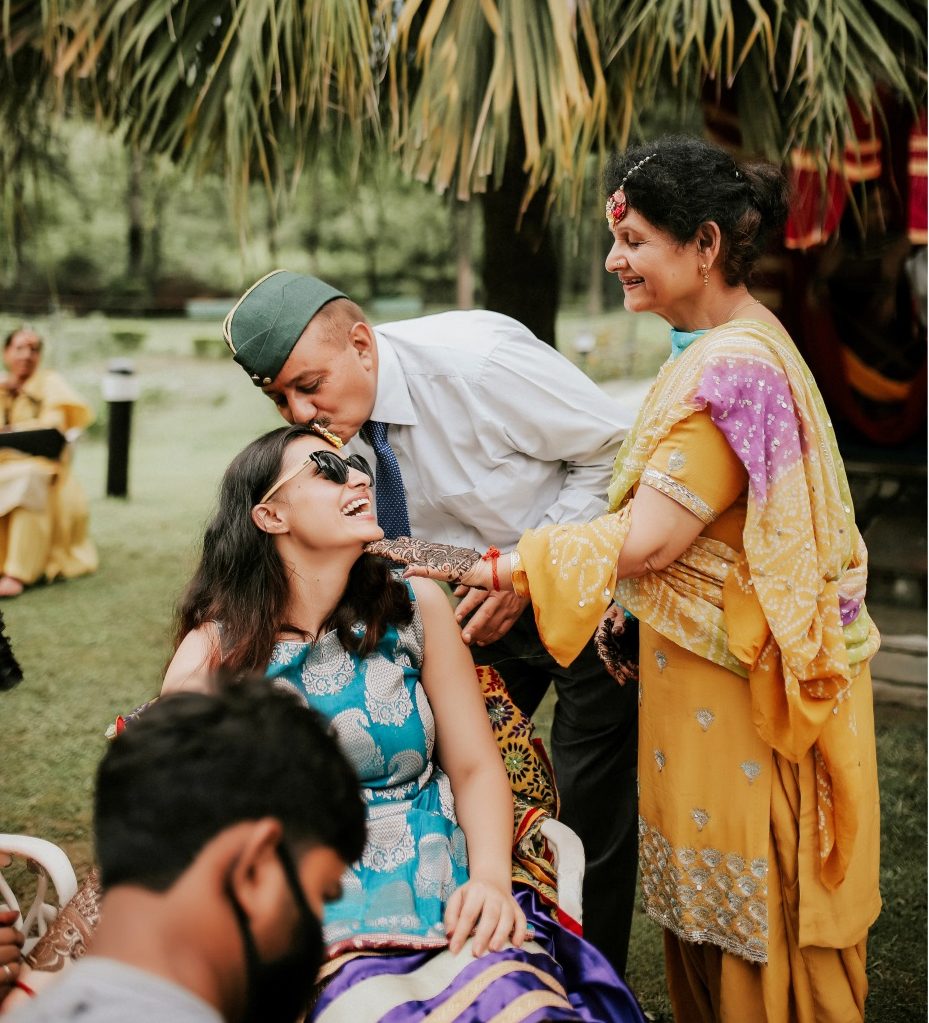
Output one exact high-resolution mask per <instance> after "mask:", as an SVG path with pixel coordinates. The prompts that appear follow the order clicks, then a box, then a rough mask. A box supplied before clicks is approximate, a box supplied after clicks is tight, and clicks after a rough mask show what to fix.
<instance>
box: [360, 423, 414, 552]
mask: <svg viewBox="0 0 929 1023" xmlns="http://www.w3.org/2000/svg"><path fill="white" fill-rule="evenodd" d="M388 428H389V424H387V423H378V422H375V421H374V420H373V419H371V420H369V421H368V424H367V427H366V433H367V437H368V440H369V441H370V443H371V447H373V448H374V454H375V456H376V458H377V468H376V469H375V478H374V496H375V500H376V502H377V522H378V525H379V526H380V527H381V529H383V530H384V536H385V537H386V538H387V539H388V540H396V538H397V537H398V536H409V535H410V518H409V516H408V515H407V511H406V491H405V490H404V489H403V477H402V476H401V475H400V466H399V465H398V463H397V456H396V455H395V454H394V453H393V451H392V450H391V447H390V444H389V443H388V441H387V430H388Z"/></svg>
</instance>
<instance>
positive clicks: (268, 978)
mask: <svg viewBox="0 0 929 1023" xmlns="http://www.w3.org/2000/svg"><path fill="white" fill-rule="evenodd" d="M277 855H278V859H279V860H280V861H281V866H282V867H283V869H284V876H285V877H286V878H287V884H288V886H289V887H290V890H291V892H292V893H293V898H294V903H295V904H296V907H297V912H298V914H299V920H298V921H297V926H296V928H295V930H294V936H293V943H292V946H291V949H290V951H289V952H287V953H285V954H284V955H282V956H279V957H278V958H277V959H272V960H269V961H266V960H262V959H261V958H260V957H259V955H258V948H257V946H256V945H255V938H254V936H253V935H252V929H251V926H250V925H249V922H248V917H247V916H246V915H245V910H244V909H242V906H241V904H240V903H239V900H238V899H237V898H236V896H235V893H234V892H233V890H232V885H231V884H227V887H226V893H227V895H228V896H229V901H230V902H231V903H232V909H233V912H234V913H235V918H236V921H237V922H238V925H239V931H240V932H241V934H242V943H243V945H244V946H245V965H246V969H247V971H248V978H247V992H248V997H247V1004H246V1007H245V1013H244V1015H243V1016H242V1023H295V1021H296V1020H297V1019H302V1018H303V1016H302V1015H301V1013H303V1012H305V1010H306V1007H307V1003H308V1002H309V1001H310V996H311V994H312V991H313V986H314V984H315V983H316V974H317V972H318V971H319V964H320V963H321V962H322V959H323V949H324V945H323V932H322V927H321V926H320V923H319V920H318V919H317V918H316V914H315V913H314V912H313V910H312V909H310V905H309V903H308V902H307V901H306V896H305V895H304V894H303V888H302V887H301V885H300V879H299V878H298V876H297V868H296V866H295V865H294V861H293V857H292V856H291V855H290V852H289V851H288V850H287V848H286V847H285V846H284V845H279V846H278V847H277Z"/></svg>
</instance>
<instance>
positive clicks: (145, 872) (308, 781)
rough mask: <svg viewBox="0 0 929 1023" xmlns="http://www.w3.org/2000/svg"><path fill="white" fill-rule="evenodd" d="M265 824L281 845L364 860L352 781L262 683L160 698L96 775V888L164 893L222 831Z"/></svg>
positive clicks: (307, 720) (283, 694)
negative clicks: (274, 823) (273, 823)
mask: <svg viewBox="0 0 929 1023" xmlns="http://www.w3.org/2000/svg"><path fill="white" fill-rule="evenodd" d="M263 817H274V818H276V819H277V820H279V821H280V822H281V824H282V826H283V830H284V840H285V841H286V842H287V843H288V844H289V845H292V846H293V847H294V848H295V849H297V850H298V851H300V852H302V851H303V850H304V848H306V847H312V846H324V847H328V848H331V849H334V850H335V851H336V852H337V853H338V855H339V856H340V857H341V858H342V859H343V860H345V861H346V862H347V863H353V862H354V861H355V860H357V859H358V857H359V856H360V855H361V852H362V849H363V848H364V842H365V808H364V803H363V802H362V799H361V795H360V792H359V788H358V778H357V776H356V774H355V772H354V771H353V770H352V768H351V766H350V765H349V763H348V761H347V760H346V759H345V756H344V755H343V754H342V752H341V750H340V749H339V746H338V743H337V742H336V740H335V738H334V737H333V736H332V735H331V734H329V732H328V731H327V730H326V726H325V723H324V721H323V719H322V718H320V717H319V715H317V714H316V713H315V712H314V711H312V710H310V709H309V708H308V707H307V706H306V704H305V703H303V702H302V701H301V700H300V699H299V698H298V697H297V696H296V695H295V694H294V693H291V692H287V691H286V690H283V689H280V688H276V687H275V686H273V685H272V683H270V682H269V681H268V680H267V679H265V678H260V677H250V678H247V679H243V680H241V681H239V682H236V683H232V682H229V681H225V682H222V681H217V683H216V691H215V692H214V693H212V694H206V693H174V694H171V695H169V696H165V697H162V698H161V699H160V700H158V702H157V703H155V704H154V705H153V706H151V707H149V708H148V709H146V710H145V711H143V713H142V714H140V715H139V717H138V719H137V720H135V721H132V722H131V723H130V724H129V725H127V727H126V729H125V731H123V732H122V733H121V734H120V735H119V736H117V738H116V739H114V740H113V742H112V743H111V744H110V746H109V748H108V749H107V751H106V753H105V754H104V757H103V759H102V760H101V762H100V765H99V767H98V769H97V783H96V792H95V797H94V834H95V840H96V850H97V861H98V863H99V866H100V878H101V883H102V885H103V887H104V888H111V887H113V886H114V885H119V884H134V885H141V886H142V887H144V888H148V889H150V890H152V891H165V890H166V889H167V888H170V887H171V885H172V884H174V882H175V881H176V880H177V878H178V877H180V875H181V874H182V873H183V872H184V871H185V870H186V869H187V868H188V867H189V866H190V864H191V863H192V862H193V861H194V859H195V858H196V857H197V855H198V854H199V853H200V851H201V850H202V849H203V847H204V846H205V845H206V844H207V843H208V842H210V841H211V840H212V839H213V838H215V837H216V836H217V835H218V834H219V833H220V832H222V831H224V830H225V829H226V828H229V827H232V826H233V825H235V824H239V823H241V822H243V821H249V820H259V819H261V818H263Z"/></svg>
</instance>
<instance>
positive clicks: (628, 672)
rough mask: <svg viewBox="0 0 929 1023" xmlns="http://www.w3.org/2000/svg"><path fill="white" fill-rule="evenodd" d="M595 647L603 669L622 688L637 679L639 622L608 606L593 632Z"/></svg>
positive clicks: (620, 610)
mask: <svg viewBox="0 0 929 1023" xmlns="http://www.w3.org/2000/svg"><path fill="white" fill-rule="evenodd" d="M594 646H595V647H596V649H597V656H598V657H599V658H600V660H601V661H602V662H603V666H604V667H605V668H606V670H607V671H608V672H609V673H610V674H611V675H612V676H613V678H615V679H616V681H617V682H618V683H619V684H620V685H621V686H623V685H625V684H626V683H627V682H637V681H638V678H639V620H638V619H637V618H633V617H632V616H631V615H630V616H627V615H626V612H625V611H624V610H623V609H622V608H621V607H620V606H619V605H618V604H611V605H610V606H609V607H608V608H607V611H606V614H605V615H604V616H603V621H601V622H600V625H599V627H598V628H597V631H596V633H595V634H594Z"/></svg>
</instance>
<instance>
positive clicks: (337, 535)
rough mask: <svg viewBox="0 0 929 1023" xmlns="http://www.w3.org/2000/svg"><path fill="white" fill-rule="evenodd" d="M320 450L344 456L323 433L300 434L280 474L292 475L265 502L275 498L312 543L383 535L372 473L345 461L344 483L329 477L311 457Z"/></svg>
mask: <svg viewBox="0 0 929 1023" xmlns="http://www.w3.org/2000/svg"><path fill="white" fill-rule="evenodd" d="M317 451H319V452H326V453H327V455H329V456H331V457H333V458H335V459H338V460H340V461H344V460H343V459H342V456H341V455H340V454H339V453H338V451H337V449H336V448H335V447H334V446H333V445H332V444H330V443H328V442H327V441H325V440H323V439H322V438H321V437H315V436H305V437H297V438H296V439H295V440H293V441H291V442H290V444H288V445H287V448H286V450H285V451H284V457H283V459H282V462H281V470H280V472H279V473H278V477H277V479H278V480H282V479H284V478H285V477H287V476H290V475H291V473H293V474H294V475H293V476H291V478H290V479H288V480H287V481H286V482H285V483H283V484H282V485H281V486H280V487H279V489H277V490H276V491H275V492H274V494H273V495H272V496H271V497H270V498H268V500H267V502H262V503H267V504H269V505H270V504H277V505H278V506H279V511H280V513H281V514H282V515H284V516H286V518H287V522H288V526H289V532H290V533H291V534H292V535H293V536H294V537H295V538H296V539H298V540H299V541H300V542H302V543H305V544H306V545H307V546H310V547H315V548H317V549H319V548H331V547H341V546H346V545H348V546H353V545H355V544H358V545H359V546H363V545H364V544H366V543H368V542H369V541H370V540H380V539H381V538H382V537H383V535H384V531H383V530H382V529H381V527H380V526H379V525H378V524H377V518H376V516H375V514H374V502H373V500H372V496H371V482H372V481H371V479H370V477H369V476H368V475H366V474H365V473H364V472H362V471H361V470H360V469H358V468H355V467H353V466H349V465H346V466H345V469H346V470H347V473H348V477H347V479H346V480H345V482H344V483H338V482H334V481H332V480H330V479H327V478H326V476H325V475H324V472H323V470H322V469H321V468H320V466H319V465H317V463H316V462H315V461H314V460H313V458H312V457H311V455H312V454H313V452H317Z"/></svg>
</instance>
